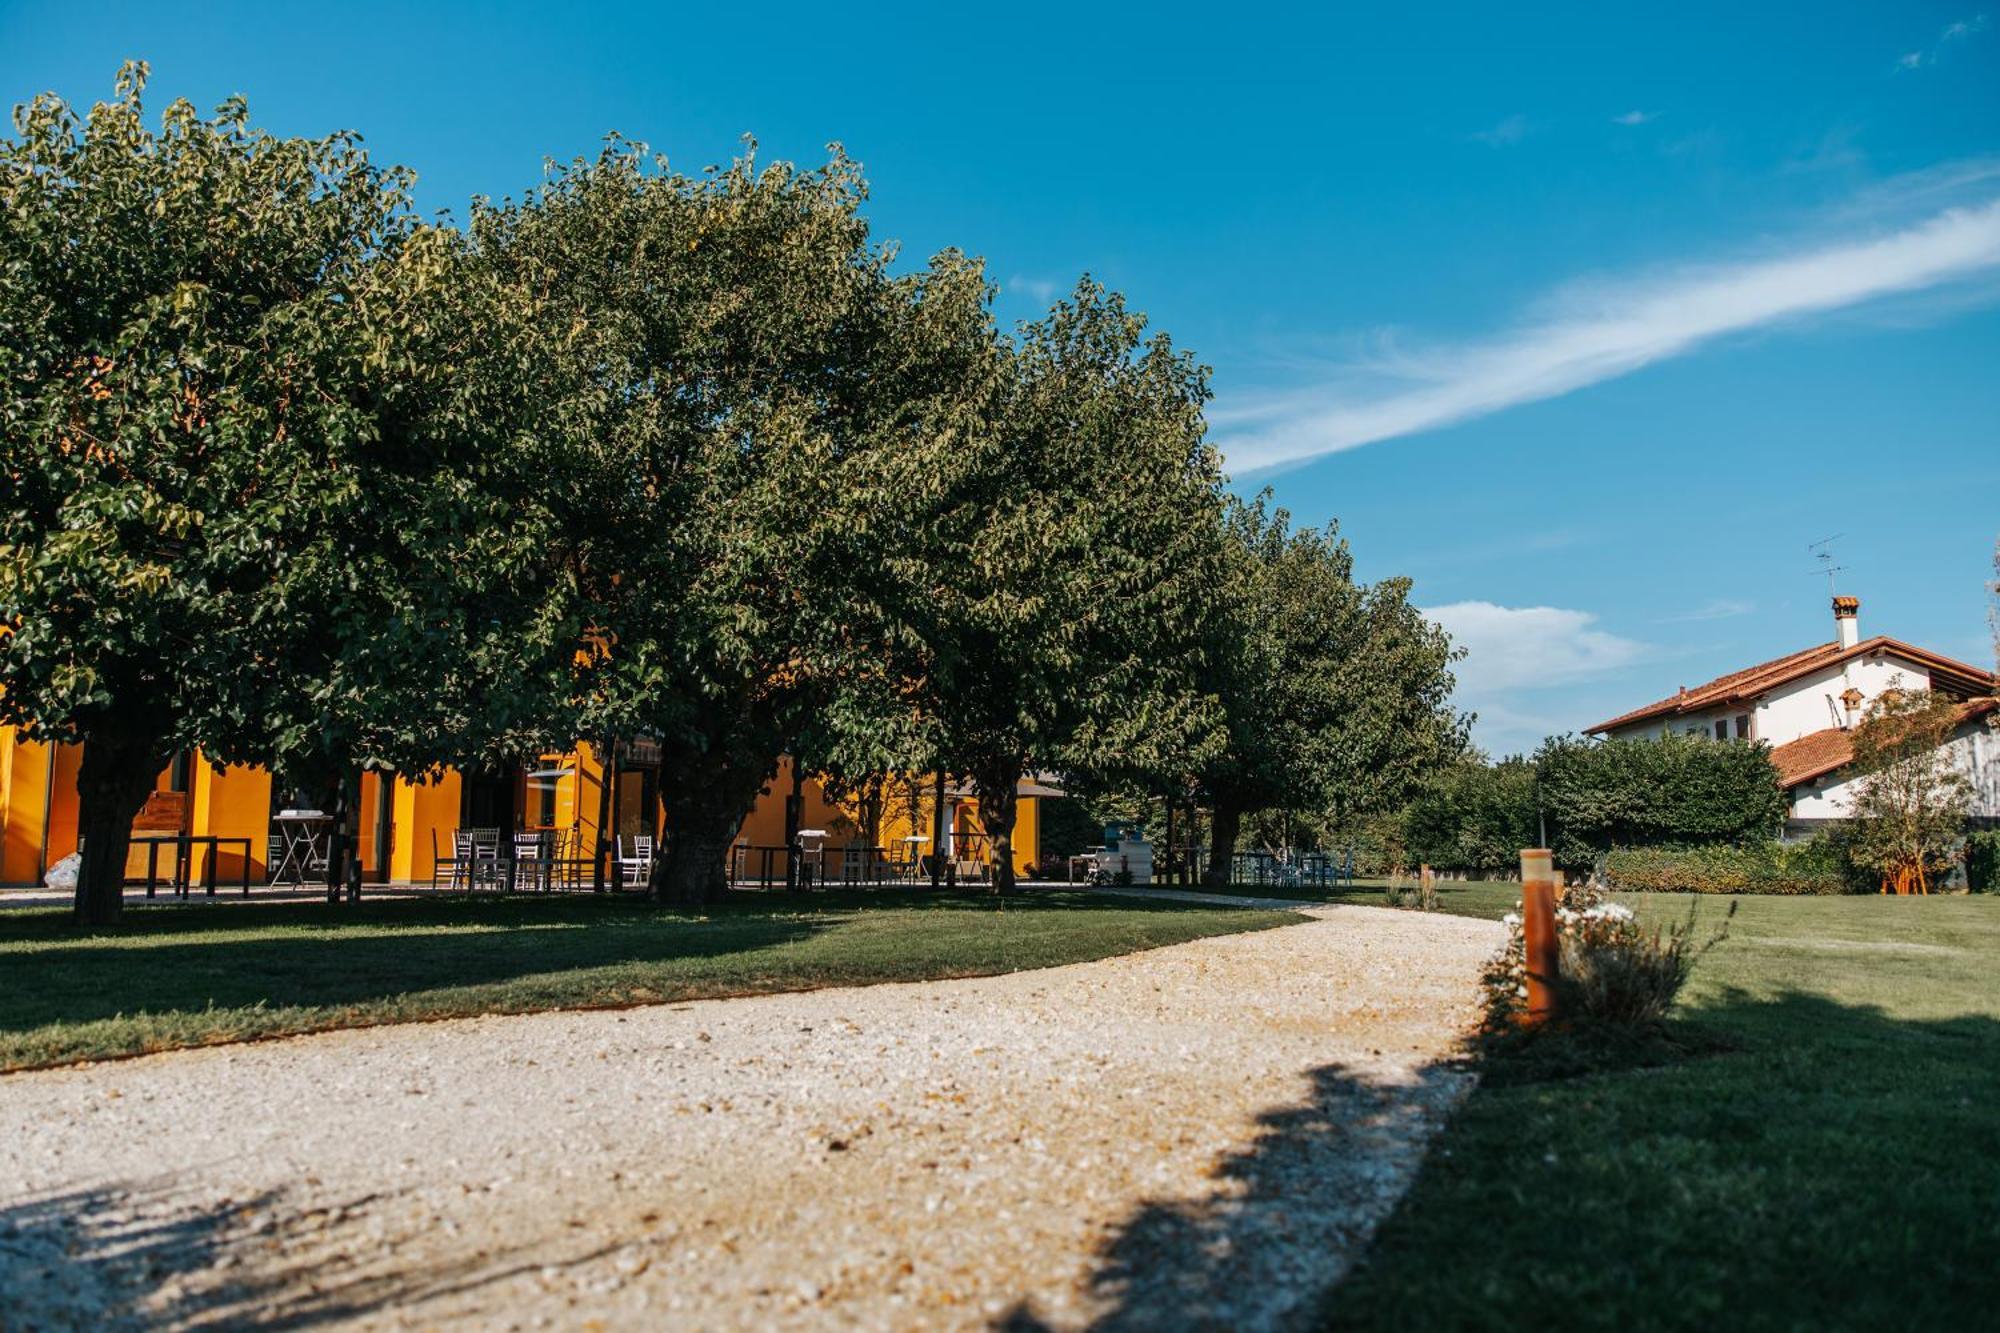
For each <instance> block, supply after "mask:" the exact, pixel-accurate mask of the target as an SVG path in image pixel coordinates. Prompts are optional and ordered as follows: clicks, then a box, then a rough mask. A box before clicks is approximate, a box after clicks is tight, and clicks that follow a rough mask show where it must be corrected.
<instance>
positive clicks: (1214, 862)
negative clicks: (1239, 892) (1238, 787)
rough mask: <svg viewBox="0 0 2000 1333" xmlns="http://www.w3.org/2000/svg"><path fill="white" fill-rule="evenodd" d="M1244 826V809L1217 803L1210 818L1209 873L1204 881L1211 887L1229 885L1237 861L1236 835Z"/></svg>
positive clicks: (1216, 887) (1204, 877) (1221, 802)
mask: <svg viewBox="0 0 2000 1333" xmlns="http://www.w3.org/2000/svg"><path fill="white" fill-rule="evenodd" d="M1242 828H1243V811H1242V810H1241V809H1239V808H1237V807H1236V806H1234V805H1230V804H1228V803H1227V802H1224V801H1217V802H1216V803H1215V814H1214V816H1213V818H1212V819H1211V820H1210V833H1211V836H1212V840H1211V842H1210V844H1209V849H1208V873H1207V874H1206V875H1204V876H1203V877H1202V881H1203V883H1205V884H1207V885H1208V887H1209V888H1211V889H1226V888H1228V887H1229V875H1230V872H1231V870H1232V869H1233V868H1234V865H1235V861H1236V835H1237V833H1238V832H1240V831H1241V830H1242Z"/></svg>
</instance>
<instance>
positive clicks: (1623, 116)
mask: <svg viewBox="0 0 2000 1333" xmlns="http://www.w3.org/2000/svg"><path fill="white" fill-rule="evenodd" d="M1659 118H1660V113H1659V112H1657V111H1641V110H1639V109H1638V108H1637V107H1634V108H1633V109H1632V110H1630V111H1624V112H1620V113H1619V114H1618V115H1615V116H1613V117H1612V118H1611V123H1612V124H1613V125H1644V124H1645V123H1646V122H1648V121H1652V120H1658V119H1659Z"/></svg>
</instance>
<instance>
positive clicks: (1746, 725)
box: [1736, 713, 1750, 741]
mask: <svg viewBox="0 0 2000 1333" xmlns="http://www.w3.org/2000/svg"><path fill="white" fill-rule="evenodd" d="M1736 739H1737V740H1739V741H1747V740H1749V739H1750V715H1749V714H1748V713H1738V714H1737V715H1736Z"/></svg>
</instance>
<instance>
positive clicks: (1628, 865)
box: [1604, 838, 1851, 894]
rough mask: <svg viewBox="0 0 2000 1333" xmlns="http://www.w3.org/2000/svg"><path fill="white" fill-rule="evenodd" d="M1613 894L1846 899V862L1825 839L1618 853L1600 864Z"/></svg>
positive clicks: (1634, 849)
mask: <svg viewBox="0 0 2000 1333" xmlns="http://www.w3.org/2000/svg"><path fill="white" fill-rule="evenodd" d="M1604 876H1605V879H1606V880H1608V881H1609V882H1610V884H1611V887H1613V888H1615V889H1620V890H1624V891H1627V892H1640V891H1644V892H1652V893H1769V894H1824V893H1845V892H1847V891H1848V890H1849V888H1850V887H1851V881H1850V877H1849V871H1848V868H1847V864H1846V858H1845V857H1843V856H1842V855H1841V851H1840V847H1839V846H1838V844H1837V843H1835V842H1834V841H1833V840H1832V839H1830V838H1811V839H1808V840H1807V841H1805V842H1796V843H1782V842H1764V843H1751V844H1749V845H1747V846H1741V847H1738V846H1730V845H1722V844H1719V845H1715V846H1708V847H1620V848H1617V849H1616V850H1614V851H1612V852H1611V853H1610V854H1609V855H1607V856H1606V857H1605V858H1604Z"/></svg>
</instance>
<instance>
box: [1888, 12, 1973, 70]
mask: <svg viewBox="0 0 2000 1333" xmlns="http://www.w3.org/2000/svg"><path fill="white" fill-rule="evenodd" d="M1985 30H1986V16H1985V15H1984V14H1974V15H1973V16H1972V17H1971V18H1968V19H1960V20H1958V21H1957V22H1956V23H1947V24H1945V25H1944V28H1943V29H1942V30H1941V31H1940V32H1939V33H1938V37H1937V41H1935V42H1933V43H1932V44H1931V48H1930V50H1928V51H1905V52H1904V53H1903V54H1902V55H1900V56H1898V57H1897V58H1896V68H1897V69H1898V70H1913V69H1922V68H1923V67H1924V66H1926V65H1935V64H1937V63H1938V61H1940V60H1942V59H1944V53H1945V50H1946V48H1948V47H1949V46H1950V45H1951V44H1952V43H1953V42H1962V41H1964V40H1965V39H1966V38H1968V37H1970V36H1972V35H1973V34H1975V33H1980V32H1984V31H1985Z"/></svg>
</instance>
